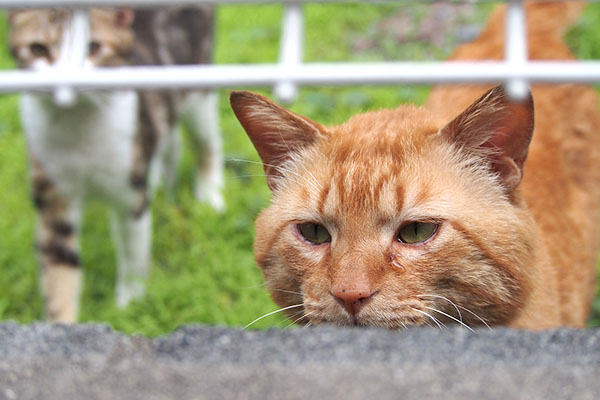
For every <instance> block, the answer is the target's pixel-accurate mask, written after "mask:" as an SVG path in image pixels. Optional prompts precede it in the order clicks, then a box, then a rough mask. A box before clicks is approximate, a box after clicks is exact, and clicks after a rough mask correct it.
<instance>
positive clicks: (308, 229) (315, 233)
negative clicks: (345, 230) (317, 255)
mask: <svg viewBox="0 0 600 400" xmlns="http://www.w3.org/2000/svg"><path fill="white" fill-rule="evenodd" d="M297 227H298V232H300V234H301V235H302V236H303V237H304V239H306V240H308V241H309V242H311V243H314V244H323V243H327V242H331V235H330V234H329V232H327V229H325V227H324V226H323V225H319V224H313V223H312V222H305V223H303V224H298V225H297Z"/></svg>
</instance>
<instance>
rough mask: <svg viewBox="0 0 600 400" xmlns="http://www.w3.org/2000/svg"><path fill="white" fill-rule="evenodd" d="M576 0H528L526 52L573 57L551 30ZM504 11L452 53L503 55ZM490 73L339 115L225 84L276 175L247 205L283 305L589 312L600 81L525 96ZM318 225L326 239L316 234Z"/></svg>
mask: <svg viewBox="0 0 600 400" xmlns="http://www.w3.org/2000/svg"><path fill="white" fill-rule="evenodd" d="M581 6H582V2H571V3H567V4H562V3H547V4H546V3H531V4H527V9H528V19H529V21H528V22H529V26H530V27H532V28H531V29H530V33H529V35H530V45H531V57H532V58H534V59H539V58H556V59H571V58H573V57H572V55H571V53H570V52H569V51H568V49H567V48H566V46H565V45H564V43H563V42H562V39H561V38H560V35H561V34H562V31H563V30H564V29H565V28H566V26H567V25H568V24H569V23H570V22H571V21H572V20H573V19H574V18H575V15H577V12H578V11H580V9H581ZM503 12H504V11H503V8H501V9H500V10H499V11H497V12H496V13H494V14H493V15H492V17H491V18H490V20H489V23H488V25H487V27H486V29H485V30H484V32H483V34H482V35H481V37H480V38H479V39H478V40H476V41H475V42H473V43H470V44H467V45H464V46H461V48H459V49H458V50H457V51H456V52H455V54H454V55H453V57H452V58H453V59H489V58H492V59H493V58H496V59H497V58H501V57H502V49H503V43H502V38H503ZM489 89H490V88H486V87H475V86H446V87H438V88H435V89H434V90H433V91H432V93H431V96H430V99H429V101H428V103H427V104H426V106H425V107H420V108H419V107H411V106H408V107H400V108H398V109H396V110H383V111H377V112H369V113H366V114H361V115H356V116H354V117H353V118H351V119H350V120H349V121H348V122H346V123H345V124H342V125H340V126H336V127H323V126H321V125H319V124H317V123H314V122H312V121H310V120H308V119H306V118H304V117H301V116H298V115H296V114H294V113H291V112H289V111H287V110H284V109H283V108H281V107H279V106H277V105H275V104H273V103H272V102H270V101H269V100H267V99H266V98H264V97H262V96H258V95H254V94H251V93H248V92H234V93H232V95H231V104H232V107H233V110H234V111H235V113H236V115H237V117H238V118H239V119H240V121H241V123H242V125H243V126H244V128H245V129H246V131H247V132H248V134H249V136H250V138H251V139H252V141H253V142H254V144H255V146H256V147H257V149H258V151H259V155H260V156H261V158H262V159H263V162H264V164H265V171H267V174H269V175H273V177H268V178H267V179H268V181H269V182H270V183H269V186H270V187H271V188H272V189H273V203H272V205H271V206H270V207H268V208H267V209H265V210H263V212H262V213H261V214H260V216H259V217H258V219H257V221H256V240H255V254H256V260H257V263H258V265H259V266H260V267H261V269H262V271H263V273H264V276H265V279H266V281H267V286H268V288H269V290H270V291H271V294H272V297H273V299H274V300H275V302H276V303H277V304H279V305H280V306H282V307H288V306H293V305H297V307H296V308H291V309H289V310H288V315H289V316H290V317H291V318H293V317H294V316H296V317H295V319H296V320H297V321H298V322H301V323H308V322H310V323H311V324H317V323H324V322H327V323H335V324H338V325H372V326H382V327H388V328H402V327H405V326H407V325H411V324H419V325H422V324H430V325H433V324H442V323H449V322H459V321H460V323H463V324H466V325H469V326H471V325H477V324H481V323H487V324H490V325H508V326H512V327H520V328H530V329H542V328H549V327H556V326H563V325H567V326H574V327H583V326H584V324H585V320H586V318H587V315H588V312H589V308H590V303H591V301H592V298H593V289H594V282H595V276H594V274H595V261H596V254H597V250H598V240H597V239H598V229H597V223H598V217H599V216H598V198H599V196H600V192H599V191H600V189H599V188H600V176H598V172H597V171H598V170H599V168H600V155H599V151H600V143H599V141H600V132H597V131H598V130H599V129H600V117H599V115H598V108H597V107H598V102H597V98H596V95H595V93H594V91H593V90H591V89H590V88H588V87H584V86H578V85H555V86H535V87H534V88H533V92H532V95H533V102H534V104H535V106H533V105H532V103H531V101H526V102H524V103H515V102H511V101H510V100H509V99H508V98H507V97H506V96H505V94H504V91H503V89H502V88H501V87H497V88H495V89H493V90H489ZM482 95H483V96H482ZM478 98H479V100H477V99H478ZM534 109H535V113H534ZM534 115H535V116H534ZM533 119H535V128H534V130H533V139H531V138H532V136H531V134H532V126H533ZM530 140H531V144H530V145H529V142H530ZM528 145H529V146H528ZM526 159H527V162H526V163H525V160H526ZM415 222H417V223H418V224H430V225H431V224H433V225H434V226H436V227H437V229H436V230H435V231H433V233H432V234H431V235H430V236H428V237H426V238H425V239H424V240H420V241H418V242H415V243H407V242H405V241H404V240H403V239H402V238H401V235H400V232H401V231H402V228H403V227H406V226H409V227H410V228H411V229H413V228H412V226H413V224H414V223H415ZM303 224H304V225H306V224H308V225H307V226H308V227H309V228H307V232H308V235H309V236H307V233H305V232H303V231H302V230H301V226H304V225H303ZM414 226H416V225H414ZM312 229H314V231H315V232H317V229H326V232H327V234H328V235H329V239H328V240H324V241H321V239H319V240H317V239H318V238H316V236H315V238H311V236H310V232H312V231H311V230H312ZM414 230H415V232H416V231H417V228H416V227H415V228H414ZM409 231H410V229H409ZM321 232H322V231H321ZM315 235H316V234H315ZM324 238H325V239H327V237H326V236H325V237H324ZM299 311H301V312H302V314H297V312H299ZM297 315H301V316H300V318H298V317H297Z"/></svg>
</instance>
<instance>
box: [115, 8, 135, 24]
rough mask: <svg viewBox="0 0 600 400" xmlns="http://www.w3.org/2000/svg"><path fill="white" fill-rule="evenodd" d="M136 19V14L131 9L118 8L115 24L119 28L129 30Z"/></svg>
mask: <svg viewBox="0 0 600 400" xmlns="http://www.w3.org/2000/svg"><path fill="white" fill-rule="evenodd" d="M134 19H135V12H134V11H133V9H131V8H118V9H117V11H116V12H115V24H116V25H117V26H118V27H119V28H129V27H130V26H131V24H133V20H134Z"/></svg>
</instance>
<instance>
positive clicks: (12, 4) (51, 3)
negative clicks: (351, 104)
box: [0, 0, 595, 9]
mask: <svg viewBox="0 0 600 400" xmlns="http://www.w3.org/2000/svg"><path fill="white" fill-rule="evenodd" d="M443 1H446V2H448V1H450V2H451V3H457V4H458V3H490V2H497V1H498V0H400V1H398V0H371V1H369V3H375V4H377V3H439V2H443ZM550 1H553V0H550ZM555 1H563V0H555ZM592 1H595V0H592ZM295 2H297V0H0V9H2V8H7V9H11V8H56V7H67V8H80V7H91V6H95V7H113V6H131V7H158V6H180V5H188V6H191V5H198V4H237V3H240V4H243V3H280V4H281V3H295ZM301 2H302V3H354V2H356V0H301Z"/></svg>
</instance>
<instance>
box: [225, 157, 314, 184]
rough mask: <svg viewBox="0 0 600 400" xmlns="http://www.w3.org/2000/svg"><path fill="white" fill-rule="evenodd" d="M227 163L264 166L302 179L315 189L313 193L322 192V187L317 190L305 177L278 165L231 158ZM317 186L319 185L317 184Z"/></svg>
mask: <svg viewBox="0 0 600 400" xmlns="http://www.w3.org/2000/svg"><path fill="white" fill-rule="evenodd" d="M229 161H236V162H246V163H249V164H259V165H265V166H267V167H271V168H275V169H276V170H277V171H279V172H281V173H284V172H287V173H288V174H292V175H295V176H297V177H298V178H301V179H303V180H304V182H306V183H308V184H309V185H310V186H312V187H313V189H315V191H317V192H320V191H321V190H322V187H321V189H319V188H318V187H317V185H315V183H314V182H312V181H310V180H309V179H307V178H306V177H305V176H302V175H300V174H299V173H297V172H296V171H292V170H290V169H286V168H283V167H281V166H279V165H273V164H267V163H263V162H258V161H251V160H243V159H239V158H231V159H229ZM317 184H319V183H318V182H317ZM319 186H320V185H319Z"/></svg>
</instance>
